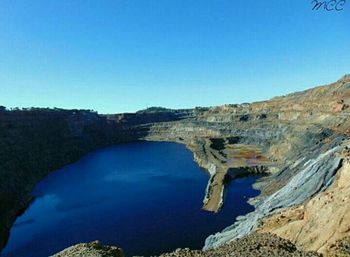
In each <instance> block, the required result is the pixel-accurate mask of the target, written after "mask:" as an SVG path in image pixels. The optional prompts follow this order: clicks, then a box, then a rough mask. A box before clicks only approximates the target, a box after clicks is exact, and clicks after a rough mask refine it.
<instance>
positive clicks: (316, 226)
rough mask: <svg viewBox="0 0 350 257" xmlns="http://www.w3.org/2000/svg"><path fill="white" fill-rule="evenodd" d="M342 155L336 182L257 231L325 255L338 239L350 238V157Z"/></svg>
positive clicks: (274, 217) (263, 222) (267, 220)
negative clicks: (271, 234) (267, 232)
mask: <svg viewBox="0 0 350 257" xmlns="http://www.w3.org/2000/svg"><path fill="white" fill-rule="evenodd" d="M342 154H343V155H345V156H344V157H343V159H342V163H341V165H340V168H339V170H338V172H337V175H336V177H335V178H336V181H335V183H333V184H332V186H331V187H329V188H328V189H327V190H326V191H324V192H322V193H320V194H318V195H316V196H315V197H313V198H312V199H311V200H309V201H307V202H306V203H305V204H302V205H299V206H297V207H293V208H291V209H287V210H282V211H281V212H279V213H277V214H276V215H273V216H272V217H269V218H267V219H264V220H263V221H262V225H261V228H260V229H259V231H261V232H265V231H269V232H272V233H275V234H277V235H279V236H281V237H283V238H287V239H289V240H291V241H292V242H294V243H296V244H297V245H298V246H300V247H302V248H303V249H307V250H313V251H318V252H321V253H327V252H329V250H330V249H331V248H332V245H334V244H335V242H336V241H338V240H339V239H342V238H345V237H349V236H350V222H349V221H350V205H349V203H350V159H349V157H350V155H349V151H348V150H347V151H346V152H344V153H342Z"/></svg>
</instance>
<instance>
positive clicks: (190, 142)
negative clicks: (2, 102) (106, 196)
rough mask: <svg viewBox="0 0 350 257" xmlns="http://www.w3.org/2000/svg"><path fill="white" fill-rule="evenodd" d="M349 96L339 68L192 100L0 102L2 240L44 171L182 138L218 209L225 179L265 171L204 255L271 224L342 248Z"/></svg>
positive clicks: (304, 244)
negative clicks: (243, 98)
mask: <svg viewBox="0 0 350 257" xmlns="http://www.w3.org/2000/svg"><path fill="white" fill-rule="evenodd" d="M349 105H350V76H344V77H343V78H341V79H340V80H339V81H337V82H335V83H333V84H330V85H327V86H320V87H316V88H313V89H310V90H306V91H303V92H299V93H294V94H290V95H287V96H282V97H276V98H274V99H271V100H269V101H263V102H256V103H252V104H240V105H224V106H219V107H212V108H196V109H193V110H168V109H159V108H153V109H149V110H145V111H142V112H138V113H134V114H115V115H98V114H97V113H94V112H91V111H79V110H60V109H55V110H51V109H30V110H11V111H9V110H6V109H4V108H2V109H0V159H1V162H0V175H1V177H2V180H1V183H0V242H1V245H2V246H3V245H4V244H5V242H6V240H7V237H8V231H9V229H10V227H11V225H12V224H13V222H14V220H15V218H16V216H17V215H18V214H20V213H21V211H23V210H24V209H25V208H26V207H27V206H28V204H29V202H30V200H31V195H30V192H31V190H32V188H33V187H34V185H35V184H36V183H37V182H38V181H40V180H41V179H42V178H43V177H44V176H45V175H47V174H48V173H49V172H51V171H53V170H55V169H57V168H59V167H61V166H63V165H65V164H67V163H70V162H73V161H76V160H77V159H78V158H80V157H81V156H82V155H84V154H86V153H87V152H89V151H92V150H94V149H96V148H99V147H104V146H107V145H110V144H115V143H119V142H129V141H133V140H158V141H174V142H178V143H182V144H185V145H186V146H187V147H188V148H189V149H190V150H191V151H192V152H193V154H194V159H195V161H196V162H197V163H198V164H199V165H200V166H201V167H203V168H205V169H206V170H207V171H208V173H209V181H208V186H207V190H206V192H205V196H204V200H203V209H205V210H208V211H214V212H217V211H220V208H222V206H223V205H224V201H223V199H224V195H225V187H226V186H228V184H229V181H230V180H231V179H234V178H235V177H237V176H242V175H249V174H252V173H254V174H255V173H264V174H269V175H268V176H266V177H264V179H262V180H261V181H259V183H257V185H256V187H257V188H258V189H260V190H261V194H260V196H258V197H257V198H255V199H252V200H251V203H252V204H253V205H254V206H255V207H256V208H255V211H254V212H252V213H249V214H247V215H245V216H243V217H239V219H238V220H237V221H236V222H235V223H234V224H233V225H231V226H229V227H227V228H226V229H224V230H223V231H221V232H219V233H217V234H215V235H211V236H209V237H208V238H207V240H206V242H205V246H204V250H205V252H203V254H204V255H205V254H206V253H208V252H211V251H216V250H217V251H218V252H215V254H218V255H217V256H232V255H227V254H226V253H225V254H224V255H221V254H219V252H220V251H219V250H220V249H224V248H225V247H226V248H225V249H232V250H229V251H234V250H233V248H234V247H233V248H230V247H228V246H227V244H229V245H230V244H233V245H235V243H234V242H237V241H236V240H244V238H246V236H248V235H252V236H254V237H255V238H260V234H261V233H262V234H263V235H266V233H268V234H267V235H271V234H274V235H277V236H279V237H281V238H284V239H285V240H290V242H291V243H292V244H294V245H295V246H296V247H297V248H298V249H301V250H306V251H315V252H318V253H319V254H323V255H328V256H346V254H349V251H350V250H349V247H348V243H347V242H348V241H347V238H348V237H349V236H350V217H349V214H348V213H349V206H350V205H349V203H350V202H349V199H350V198H349V197H350V191H349V187H350V180H349V179H350V176H349V174H348V173H349V172H350V171H349V148H350V139H349V135H350V126H349V125H350V108H349ZM233 222H234V221H233ZM262 237H263V238H264V236H262ZM272 237H274V236H272ZM272 237H271V238H272ZM240 238H243V239H240ZM248 238H249V237H248ZM259 240H260V239H259ZM271 240H272V241H273V240H274V239H271ZM276 240H277V241H278V240H280V239H276ZM242 242H243V241H242ZM288 242H289V241H288ZM238 245H239V244H238ZM238 245H237V246H238ZM259 247H260V246H259ZM213 249H214V250H213ZM186 251H187V250H186ZM179 252H180V253H182V252H183V251H181V250H180V251H179ZM188 252H189V254H193V255H188V254H187V253H186V254H187V255H164V256H196V255H195V253H196V254H197V253H198V252H192V251H188ZM338 253H339V254H340V253H341V254H343V255H339V254H338ZM334 254H338V255H334ZM204 255H203V256H204ZM67 256H68V255H67ZM197 256H200V255H197ZM212 256H215V255H212ZM238 256H240V255H238ZM242 256H244V255H242ZM266 256H270V255H266ZM282 256H284V255H282ZM286 256H289V255H286ZM297 256H298V255H297ZM310 256H312V255H310Z"/></svg>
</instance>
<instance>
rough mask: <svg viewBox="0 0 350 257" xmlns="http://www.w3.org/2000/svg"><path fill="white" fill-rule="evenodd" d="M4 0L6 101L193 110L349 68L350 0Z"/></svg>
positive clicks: (0, 13) (110, 109)
mask: <svg viewBox="0 0 350 257" xmlns="http://www.w3.org/2000/svg"><path fill="white" fill-rule="evenodd" d="M311 9H312V7H311V4H310V1H309V0H295V1H282V0H270V1H267V0H244V1H243V0H239V1H235V0H227V1H224V0H211V1H210V0H197V1H194V0H114V1H112V0H110V1H107V0H95V1H90V0H57V1H53V0H40V1H38V0H30V1H24V0H23V1H17V0H1V1H0V105H5V106H7V107H15V106H19V107H29V106H37V107H62V108H86V109H94V110H97V111H99V112H101V113H115V112H125V111H135V110H138V109H143V108H145V107H147V106H165V107H170V108H185V107H194V106H212V105H221V104H225V103H241V102H249V101H257V100H263V99H267V98H271V97H273V96H276V95H281V94H286V93H289V92H293V91H297V90H302V89H306V88H309V87H313V86H315V85H318V84H324V83H329V82H333V81H335V80H337V79H338V78H340V77H341V76H342V75H344V74H346V73H350V1H348V2H347V3H346V5H345V8H344V10H343V11H341V12H325V11H317V12H316V11H312V10H311Z"/></svg>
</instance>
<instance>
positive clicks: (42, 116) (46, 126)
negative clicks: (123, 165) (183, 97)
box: [0, 107, 194, 249]
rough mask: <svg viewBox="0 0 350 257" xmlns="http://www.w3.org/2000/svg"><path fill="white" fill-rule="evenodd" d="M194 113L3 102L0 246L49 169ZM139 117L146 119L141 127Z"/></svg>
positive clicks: (0, 133) (1, 120) (0, 149)
mask: <svg viewBox="0 0 350 257" xmlns="http://www.w3.org/2000/svg"><path fill="white" fill-rule="evenodd" d="M193 113H194V112H193V110H177V111H163V112H161V113H160V114H157V113H149V112H143V113H138V114H135V115H134V114H128V115H125V114H117V115H98V114H97V113H95V112H92V111H88V110H62V109H43V108H30V109H22V110H19V109H15V110H7V109H6V108H4V107H0V177H1V180H0V249H1V248H2V247H4V245H5V243H6V241H7V239H8V235H9V230H10V228H11V226H12V225H13V223H14V221H15V219H16V217H17V216H18V215H20V214H21V213H22V212H23V211H24V210H25V209H26V208H27V207H28V205H29V203H30V201H31V200H32V196H31V191H32V189H33V187H34V186H35V184H36V183H38V182H39V181H40V180H41V179H43V178H44V177H45V176H46V175H48V174H49V173H50V172H52V171H54V170H57V169H59V168H61V167H62V166H64V165H67V164H69V163H72V162H75V161H77V160H78V159H79V158H81V157H82V156H83V155H85V154H86V153H88V152H90V151H93V150H96V149H98V148H101V147H106V146H109V145H113V144H117V143H122V142H131V141H135V140H139V139H142V138H144V137H145V136H146V135H147V134H148V131H149V128H150V125H147V124H154V123H157V122H164V121H169V120H180V119H183V118H188V117H191V116H192V115H193ZM129 120H130V122H129ZM140 121H142V122H144V123H145V124H144V125H143V126H137V125H140V124H139V122H140Z"/></svg>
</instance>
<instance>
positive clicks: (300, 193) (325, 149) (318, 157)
mask: <svg viewBox="0 0 350 257" xmlns="http://www.w3.org/2000/svg"><path fill="white" fill-rule="evenodd" d="M345 139H346V138H345V137H344V136H341V135H340V136H338V137H336V138H335V139H333V141H332V142H331V143H329V144H326V145H322V146H320V147H319V148H316V149H313V151H312V152H310V153H309V154H307V155H305V156H303V157H301V158H300V159H298V160H296V161H295V163H294V164H293V165H290V166H287V167H285V168H284V169H283V170H282V171H280V172H279V173H277V174H275V175H273V176H271V177H270V178H269V183H268V184H269V185H268V187H273V186H274V184H275V185H276V186H277V187H280V188H279V189H278V190H277V191H275V192H274V193H272V194H271V195H267V196H264V195H262V196H259V197H257V198H256V199H255V201H254V206H255V211H253V212H251V213H249V214H247V215H245V216H241V217H239V218H238V219H237V221H236V222H235V223H234V224H233V225H231V226H229V227H227V228H225V229H224V230H223V231H221V232H219V233H216V234H214V235H211V236H209V237H208V238H207V239H206V241H205V246H204V249H210V248H216V247H219V246H221V245H223V244H225V243H227V242H229V241H232V240H234V239H237V238H241V237H243V236H245V235H247V234H250V233H251V232H253V231H255V230H256V229H257V228H258V226H259V221H261V220H262V219H263V218H265V217H268V216H270V215H272V214H274V213H276V212H278V211H280V210H281V209H284V208H287V207H291V206H295V205H299V204H302V203H304V202H305V201H307V200H309V199H311V198H312V197H314V196H315V195H317V194H318V193H320V192H323V191H325V190H326V189H327V188H328V187H329V186H330V185H332V183H333V182H334V180H335V177H336V175H337V171H338V170H339V169H340V168H341V165H342V161H343V160H342V158H341V157H340V153H341V152H342V151H343V150H344V149H345V148H346V147H349V146H350V142H349V141H346V140H345ZM291 174H292V175H291ZM281 180H282V181H284V180H286V181H287V182H283V184H284V185H283V186H280V185H279V181H281Z"/></svg>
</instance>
